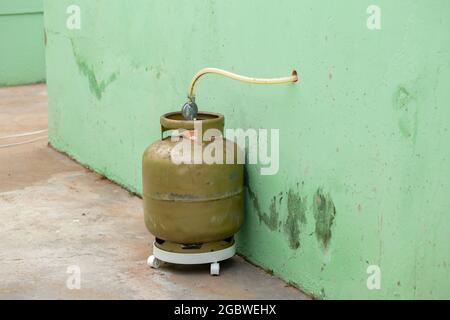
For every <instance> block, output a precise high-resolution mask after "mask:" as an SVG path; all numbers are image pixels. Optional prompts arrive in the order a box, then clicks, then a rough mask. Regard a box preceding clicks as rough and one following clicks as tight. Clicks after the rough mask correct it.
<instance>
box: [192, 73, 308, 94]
mask: <svg viewBox="0 0 450 320" xmlns="http://www.w3.org/2000/svg"><path fill="white" fill-rule="evenodd" d="M208 73H215V74H220V75H222V76H225V77H227V78H231V79H234V80H238V81H241V82H246V83H254V84H282V83H294V82H297V81H299V78H298V75H297V71H295V70H294V71H292V75H290V76H288V77H281V78H269V79H264V78H252V77H246V76H241V75H238V74H235V73H232V72H229V71H225V70H222V69H217V68H205V69H202V70H200V71H199V72H197V74H196V75H195V76H194V78H193V79H192V81H191V84H190V85H189V91H188V98H189V100H191V101H194V99H195V98H194V90H195V84H196V83H197V81H198V80H199V79H200V78H201V77H202V76H204V75H205V74H208Z"/></svg>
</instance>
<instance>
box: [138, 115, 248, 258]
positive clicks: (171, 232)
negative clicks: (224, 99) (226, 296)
mask: <svg viewBox="0 0 450 320" xmlns="http://www.w3.org/2000/svg"><path fill="white" fill-rule="evenodd" d="M224 122H225V119H224V116H223V115H221V114H218V113H211V112H200V113H198V114H197V115H196V119H195V120H186V118H185V117H183V115H182V113H181V112H172V113H168V114H165V115H163V116H162V117H161V119H160V123H161V139H160V140H158V141H156V142H154V143H153V144H151V145H150V146H149V147H148V148H147V149H146V150H145V152H144V155H143V159H142V181H143V200H144V216H145V224H146V227H147V229H148V230H149V231H150V233H152V234H153V235H154V236H155V238H156V241H155V244H154V245H155V246H156V248H157V249H158V248H159V249H161V250H164V252H178V253H185V252H186V250H188V251H189V252H192V253H201V252H211V251H215V250H223V249H226V248H227V247H229V246H231V245H234V242H233V235H234V234H236V232H238V230H239V228H240V227H241V225H242V223H243V221H244V203H243V197H244V195H243V184H244V179H243V176H244V165H243V164H239V163H238V161H237V156H238V152H239V150H240V149H239V147H238V146H237V145H236V144H235V143H234V142H232V141H229V140H227V139H225V138H224V135H223V132H224ZM196 128H201V130H200V131H199V130H196ZM209 129H212V130H209ZM208 130H209V131H212V132H216V133H215V134H213V135H209V137H208V138H204V137H203V136H202V135H203V134H204V133H205V132H208ZM168 131H170V132H171V133H172V134H171V135H170V136H166V137H164V135H165V134H166V133H167V132H168ZM218 142H220V143H218ZM211 144H215V145H214V147H215V152H221V153H222V157H221V158H222V159H224V160H223V162H222V163H216V162H215V163H210V162H207V161H205V159H204V157H203V155H204V154H203V153H204V150H208V149H211V148H209V147H211ZM180 145H182V146H184V147H186V146H187V147H188V148H187V149H186V148H185V149H182V148H180ZM218 146H220V150H218V149H217V147H218ZM181 150H189V152H190V154H187V155H188V157H186V154H184V155H183V156H184V158H183V159H184V160H185V161H184V162H180V161H179V160H177V161H174V158H175V155H177V154H179V153H180V152H181ZM194 150H197V151H196V152H197V153H198V150H203V153H202V154H201V156H200V157H198V155H197V154H196V155H194ZM177 152H178V153H177ZM201 152H202V151H201ZM230 152H232V153H233V154H232V157H231V158H232V159H233V161H225V159H229V158H230ZM189 155H190V156H189ZM229 162H231V163H229Z"/></svg>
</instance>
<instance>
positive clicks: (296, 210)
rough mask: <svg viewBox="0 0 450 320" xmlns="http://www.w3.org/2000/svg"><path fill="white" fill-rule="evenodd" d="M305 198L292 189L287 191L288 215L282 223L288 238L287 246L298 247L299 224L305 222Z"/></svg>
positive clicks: (294, 248)
mask: <svg viewBox="0 0 450 320" xmlns="http://www.w3.org/2000/svg"><path fill="white" fill-rule="evenodd" d="M305 202H306V199H305V198H303V199H302V198H301V196H300V195H299V194H298V193H296V192H295V191H294V190H292V189H290V190H289V192H288V200H287V209H288V216H287V219H286V222H285V224H284V232H285V233H286V235H287V236H288V239H289V247H290V248H291V249H293V250H296V249H298V248H299V247H300V231H301V230H300V229H301V225H305V224H306V222H307V221H306V205H305Z"/></svg>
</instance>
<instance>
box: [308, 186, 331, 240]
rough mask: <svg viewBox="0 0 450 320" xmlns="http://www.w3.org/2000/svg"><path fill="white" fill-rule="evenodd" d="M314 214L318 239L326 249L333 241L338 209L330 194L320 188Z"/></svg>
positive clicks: (316, 195)
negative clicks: (332, 229)
mask: <svg viewBox="0 0 450 320" xmlns="http://www.w3.org/2000/svg"><path fill="white" fill-rule="evenodd" d="M313 213H314V219H315V220H316V230H315V233H316V237H317V240H318V241H319V242H320V243H321V245H322V246H323V247H324V248H327V247H328V244H329V242H330V240H331V227H332V226H333V222H334V218H335V217H336V208H335V206H334V203H333V200H332V199H331V196H330V195H329V194H325V193H324V192H323V190H322V189H321V188H319V189H318V190H317V192H316V194H315V196H314V201H313Z"/></svg>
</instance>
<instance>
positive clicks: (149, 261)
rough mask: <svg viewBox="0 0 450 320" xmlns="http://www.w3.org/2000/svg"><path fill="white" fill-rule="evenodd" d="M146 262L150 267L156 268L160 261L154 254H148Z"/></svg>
mask: <svg viewBox="0 0 450 320" xmlns="http://www.w3.org/2000/svg"><path fill="white" fill-rule="evenodd" d="M147 264H148V266H149V267H152V268H153V269H158V268H159V266H160V261H159V260H158V259H157V258H156V257H155V256H153V255H152V256H150V257H148V259H147Z"/></svg>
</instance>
